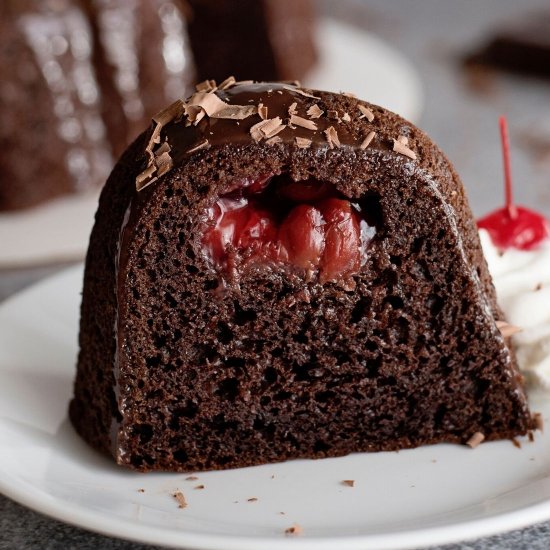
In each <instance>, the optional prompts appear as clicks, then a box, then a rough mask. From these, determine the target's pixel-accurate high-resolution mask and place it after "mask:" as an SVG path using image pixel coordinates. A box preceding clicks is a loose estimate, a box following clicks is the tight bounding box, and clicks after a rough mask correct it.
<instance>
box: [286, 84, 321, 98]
mask: <svg viewBox="0 0 550 550" xmlns="http://www.w3.org/2000/svg"><path fill="white" fill-rule="evenodd" d="M283 88H284V89H285V90H289V91H290V92H294V93H296V94H300V95H303V96H304V97H310V98H311V99H321V98H320V97H317V96H315V95H311V94H309V93H307V92H304V90H301V89H300V88H295V87H293V86H286V85H285V84H283Z"/></svg>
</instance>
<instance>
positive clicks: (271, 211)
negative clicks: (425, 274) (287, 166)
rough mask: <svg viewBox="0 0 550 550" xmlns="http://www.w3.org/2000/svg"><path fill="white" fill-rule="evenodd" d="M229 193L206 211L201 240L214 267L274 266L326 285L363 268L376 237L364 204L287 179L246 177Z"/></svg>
mask: <svg viewBox="0 0 550 550" xmlns="http://www.w3.org/2000/svg"><path fill="white" fill-rule="evenodd" d="M229 189H230V190H229V192H228V193H227V194H225V195H223V196H221V197H220V198H219V199H218V200H217V201H216V202H215V203H214V205H212V206H211V207H210V208H209V209H208V210H207V223H206V229H205V231H204V235H203V245H204V249H205V252H206V254H207V255H208V257H209V258H210V259H211V260H212V261H213V262H214V264H215V265H216V266H217V267H219V268H227V266H228V263H229V262H230V260H232V264H236V263H238V262H235V260H236V259H237V258H238V259H239V260H240V262H241V263H245V264H246V263H249V262H274V263H279V264H283V265H285V266H293V267H295V268H299V269H301V270H304V271H305V272H306V273H308V274H313V273H318V277H319V281H320V282H321V283H325V282H329V281H340V280H345V279H348V278H349V277H351V276H352V275H354V274H355V273H357V272H358V271H359V269H360V268H361V266H362V265H364V264H365V262H366V259H367V249H368V245H369V243H370V241H371V240H372V238H373V237H374V235H375V233H376V227H375V223H376V219H375V216H374V214H373V212H372V211H370V210H371V209H369V204H368V203H367V202H366V201H363V202H361V203H359V202H352V201H350V200H348V199H346V198H345V197H344V196H343V195H342V194H341V193H340V192H338V191H337V190H336V188H335V187H334V186H333V185H331V184H328V183H323V182H318V181H316V180H306V181H300V182H295V181H293V180H292V179H291V178H290V177H289V176H287V175H281V176H273V177H271V176H268V175H265V174H264V175H259V176H258V177H256V178H246V179H243V180H239V181H236V182H235V183H234V184H233V185H231V186H230V188H229ZM373 201H374V199H373ZM371 202H372V201H371Z"/></svg>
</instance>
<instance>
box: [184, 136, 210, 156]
mask: <svg viewBox="0 0 550 550" xmlns="http://www.w3.org/2000/svg"><path fill="white" fill-rule="evenodd" d="M209 147H210V142H209V141H208V140H207V139H203V140H202V141H200V142H199V143H197V144H196V145H193V146H192V147H191V148H190V149H188V150H187V152H188V153H195V152H196V151H200V150H201V149H208V148H209Z"/></svg>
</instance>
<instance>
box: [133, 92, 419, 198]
mask: <svg viewBox="0 0 550 550" xmlns="http://www.w3.org/2000/svg"><path fill="white" fill-rule="evenodd" d="M324 95H325V93H324V92H316V91H311V90H304V89H302V88H299V87H297V86H295V85H291V84H284V83H275V82H264V83H248V82H247V83H241V84H239V83H236V84H235V85H232V86H230V87H229V88H226V89H224V90H221V89H217V88H216V89H213V90H211V91H209V92H204V91H201V92H197V93H195V94H194V95H193V96H191V97H190V98H188V100H187V101H181V100H180V101H178V102H176V103H174V104H173V105H171V106H170V107H169V108H168V109H165V110H164V111H163V112H161V113H159V114H158V115H157V116H156V117H155V118H154V119H153V127H152V134H151V138H150V143H149V147H148V150H149V151H148V154H149V163H148V165H147V167H146V168H145V169H144V170H143V172H142V173H141V174H140V175H139V176H138V178H137V180H136V186H137V189H138V191H139V190H141V189H143V188H144V187H146V186H147V185H149V184H151V183H153V182H154V181H155V180H156V179H157V177H159V176H161V175H163V174H164V173H166V170H165V169H164V170H163V169H162V168H161V165H160V164H159V159H160V155H159V154H158V153H159V152H160V150H161V148H162V147H164V149H162V150H163V151H165V150H166V145H164V144H165V143H167V144H168V146H169V147H170V150H169V155H170V157H171V159H172V167H175V166H177V165H179V164H181V163H182V162H183V159H184V158H186V157H188V156H189V155H190V154H193V153H196V152H198V151H200V150H201V149H206V148H209V147H223V146H224V145H227V144H233V145H239V144H251V143H254V142H258V141H265V142H267V143H270V144H271V143H273V144H276V143H296V140H297V139H298V141H300V140H301V139H305V140H308V141H310V142H311V143H310V144H308V147H309V146H312V147H320V148H330V149H332V148H334V147H351V148H354V149H357V150H361V149H364V148H365V147H364V145H363V147H361V145H362V144H364V141H365V138H366V136H368V135H369V133H370V132H371V131H373V129H374V128H375V126H376V116H375V114H374V113H372V111H371V109H369V108H367V107H366V106H365V105H364V104H363V103H362V102H360V101H359V100H357V99H356V98H351V97H349V96H348V100H349V101H350V102H351V103H353V104H354V105H352V106H351V109H350V110H349V112H348V111H346V112H345V113H344V112H342V113H335V112H332V111H330V112H326V111H325V112H323V114H322V115H320V116H318V115H316V114H313V115H311V114H309V115H308V111H309V110H310V109H311V108H312V107H314V106H318V107H320V108H321V110H323V111H324V109H322V101H323V97H324ZM212 96H213V97H212ZM220 100H221V101H222V102H224V103H226V104H227V105H228V106H234V107H237V109H235V108H234V109H225V110H222V111H220V108H221V109H223V104H222V103H221V102H220ZM260 107H262V108H261V109H260ZM371 107H372V106H371ZM265 109H267V118H266V119H265V120H264V118H262V116H261V115H263V114H265ZM207 111H208V112H210V116H208V114H207ZM316 111H317V109H315V108H314V110H313V111H309V112H310V113H312V112H313V113H315V112H316ZM366 112H368V115H369V116H366V114H365V113H366ZM329 114H330V116H329ZM341 117H343V118H341ZM314 128H315V129H314ZM398 138H399V136H392V137H391V138H390V139H381V138H378V136H376V137H374V140H372V141H371V142H369V144H370V145H373V146H376V148H378V149H383V150H386V151H390V150H394V151H396V152H398V153H401V154H403V155H405V156H408V157H410V158H411V159H413V160H414V159H416V156H415V153H414V152H413V151H411V150H410V149H409V148H408V147H406V146H405V145H402V144H401V143H398V146H397V147H396V146H395V144H396V143H397V142H398ZM303 143H305V142H302V144H303ZM164 157H165V158H166V153H164ZM155 168H157V169H158V170H157V169H155Z"/></svg>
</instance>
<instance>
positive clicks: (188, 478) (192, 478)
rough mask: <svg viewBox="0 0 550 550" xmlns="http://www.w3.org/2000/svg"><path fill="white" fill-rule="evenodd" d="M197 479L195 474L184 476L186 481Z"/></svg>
mask: <svg viewBox="0 0 550 550" xmlns="http://www.w3.org/2000/svg"><path fill="white" fill-rule="evenodd" d="M197 479H199V478H198V477H197V476H187V477H186V478H185V480H186V481H197Z"/></svg>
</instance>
